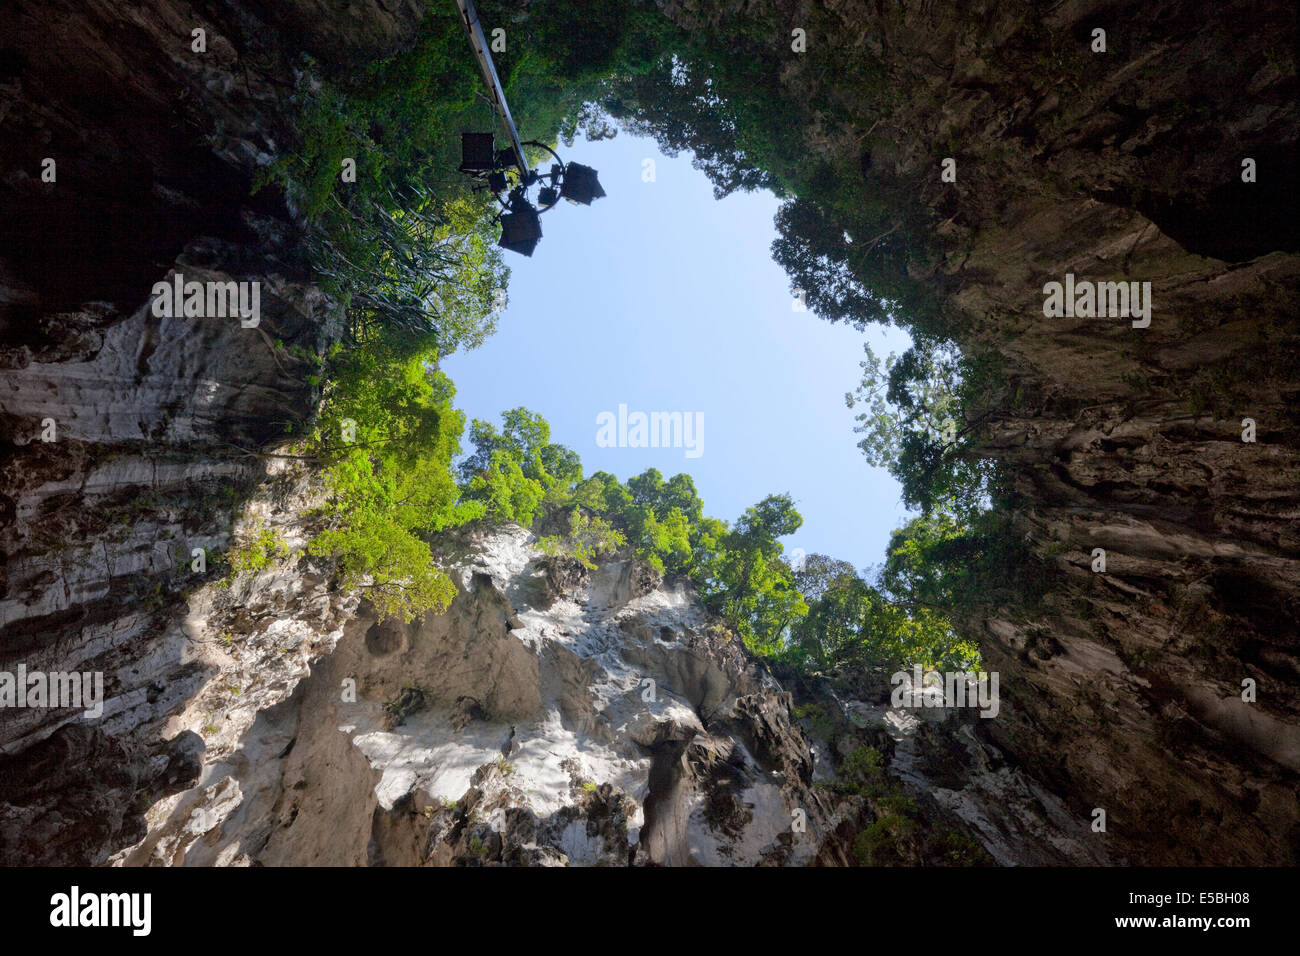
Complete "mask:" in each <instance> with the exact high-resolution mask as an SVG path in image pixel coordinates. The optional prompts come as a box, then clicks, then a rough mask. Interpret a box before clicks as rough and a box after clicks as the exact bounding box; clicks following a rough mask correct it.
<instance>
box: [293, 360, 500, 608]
mask: <svg viewBox="0 0 1300 956" xmlns="http://www.w3.org/2000/svg"><path fill="white" fill-rule="evenodd" d="M454 394H455V390H454V388H453V387H452V385H451V382H450V381H449V380H448V379H447V378H446V376H444V375H443V374H442V373H441V372H439V371H437V370H436V369H434V368H431V367H430V366H428V365H427V364H426V361H425V359H423V358H421V357H418V356H417V357H415V358H410V359H401V358H399V357H397V356H395V355H393V354H387V355H385V353H384V351H383V350H382V349H377V348H376V349H367V350H363V351H360V352H357V353H353V354H352V355H351V356H350V357H349V359H348V360H347V361H346V362H345V363H344V364H343V367H342V368H341V370H340V373H339V375H338V376H337V377H336V378H335V380H334V381H333V382H332V383H331V386H330V389H329V390H328V391H327V393H326V398H325V402H324V405H323V407H322V412H321V415H320V418H319V421H318V425H317V429H316V432H315V434H314V436H313V438H314V442H313V448H314V450H315V452H316V454H317V455H318V456H319V458H320V459H321V461H322V462H323V464H324V465H325V467H324V471H323V475H322V477H323V480H324V483H325V485H326V487H327V488H328V490H329V496H328V499H327V501H326V503H325V504H324V506H323V507H322V508H321V510H320V515H321V517H322V519H323V521H324V524H325V527H324V530H322V531H321V532H320V533H319V534H317V535H316V536H315V537H314V538H313V539H312V540H311V542H310V543H309V544H308V551H309V552H310V553H311V554H314V555H326V556H330V557H332V558H334V559H335V560H336V561H337V562H338V566H339V569H340V572H341V575H342V578H343V584H344V587H347V588H360V589H361V590H362V591H363V592H364V593H365V595H366V596H367V597H368V598H370V600H371V601H373V602H374V604H375V606H376V608H377V610H378V611H379V613H380V614H381V615H382V616H386V617H398V618H402V619H403V620H411V619H413V618H415V617H417V616H418V615H420V614H422V613H424V612H426V611H440V610H442V609H443V608H445V607H446V606H447V604H448V603H449V602H450V601H451V599H452V597H454V596H455V593H456V592H455V586H454V585H453V584H452V582H451V579H450V578H448V577H447V575H446V574H445V573H444V572H443V571H441V570H440V569H439V568H438V567H437V565H436V564H435V563H434V560H433V555H432V552H431V551H430V548H429V545H428V543H427V541H426V538H427V536H429V535H431V534H433V533H434V532H437V531H440V530H442V529H444V528H448V527H452V526H455V525H458V524H461V523H463V522H465V521H468V520H472V519H474V518H477V517H479V516H481V515H482V513H483V505H482V504H481V503H478V502H465V501H462V500H461V499H460V491H459V489H458V488H457V486H456V483H455V479H454V477H453V475H452V473H451V461H452V459H453V458H454V457H455V456H456V455H457V454H458V453H459V452H460V442H459V439H460V434H461V431H462V429H463V427H464V416H463V415H462V414H461V413H460V412H458V411H456V410H455V409H453V408H452V407H451V400H452V398H453V396H454ZM349 430H352V431H354V432H355V435H354V440H353V441H350V442H349V441H348V440H347V435H348V434H349Z"/></svg>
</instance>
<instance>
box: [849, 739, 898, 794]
mask: <svg viewBox="0 0 1300 956" xmlns="http://www.w3.org/2000/svg"><path fill="white" fill-rule="evenodd" d="M836 783H837V785H838V789H840V790H842V791H843V792H845V793H852V794H857V795H859V796H864V797H879V796H884V795H885V794H886V793H888V792H889V780H888V779H887V778H886V777H885V761H884V758H883V757H882V756H881V754H880V751H879V750H877V749H876V748H875V747H870V746H864V747H859V748H858V749H857V750H855V751H853V753H851V754H849V756H848V757H847V758H845V760H844V762H843V763H842V764H840V767H839V774H838V780H837V781H836Z"/></svg>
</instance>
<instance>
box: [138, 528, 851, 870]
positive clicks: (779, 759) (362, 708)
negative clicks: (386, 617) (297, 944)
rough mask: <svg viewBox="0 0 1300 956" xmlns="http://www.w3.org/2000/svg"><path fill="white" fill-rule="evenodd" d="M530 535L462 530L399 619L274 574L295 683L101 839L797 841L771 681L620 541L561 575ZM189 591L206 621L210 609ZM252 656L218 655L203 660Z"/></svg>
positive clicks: (762, 844) (608, 858) (329, 854)
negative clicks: (293, 655)
mask: <svg viewBox="0 0 1300 956" xmlns="http://www.w3.org/2000/svg"><path fill="white" fill-rule="evenodd" d="M531 540H532V539H531V536H530V535H529V534H528V533H527V532H525V531H523V530H521V529H517V528H516V529H504V530H501V531H498V532H493V533H491V534H489V535H486V536H482V537H477V538H474V539H472V540H471V541H470V542H469V546H468V547H467V548H466V549H465V550H464V552H463V553H462V554H461V556H460V557H453V558H452V559H451V560H452V561H453V562H454V564H455V567H456V569H457V570H456V579H457V581H458V583H459V594H458V596H457V597H456V599H455V600H454V602H453V603H452V605H451V607H450V608H449V609H448V611H447V612H446V613H445V614H442V615H438V616H436V617H428V618H426V619H424V620H423V621H421V622H416V623H412V624H409V625H398V624H390V623H379V622H376V620H375V618H374V615H373V613H372V612H371V611H370V610H369V609H368V607H365V606H363V607H361V608H359V609H355V610H354V611H350V612H348V613H347V614H345V615H344V617H342V618H339V619H335V618H333V617H331V616H328V615H327V616H326V617H325V618H324V621H325V625H324V626H325V627H326V628H329V627H331V626H332V625H333V623H334V622H335V621H336V620H341V621H342V626H341V629H339V630H336V631H331V632H330V633H329V634H326V633H323V632H322V631H323V629H322V627H321V625H320V624H319V623H317V620H316V615H315V614H314V613H313V612H311V610H310V609H311V608H312V607H313V601H312V600H310V598H311V592H304V593H295V592H294V590H293V589H294V588H295V586H296V582H295V581H294V580H293V579H292V577H290V576H283V575H282V576H281V577H280V582H281V584H282V585H283V586H284V588H285V590H284V591H283V592H282V603H281V604H280V605H278V610H279V613H277V614H276V615H274V616H273V617H272V618H271V619H272V620H273V621H274V622H276V625H277V626H278V627H280V628H283V629H286V630H288V631H296V632H300V633H301V634H302V635H303V638H304V639H303V643H313V644H319V645H322V646H325V647H331V646H332V650H330V651H329V652H328V653H327V654H325V655H324V656H322V657H321V658H319V659H318V660H317V661H316V662H315V663H314V664H313V666H312V668H311V671H310V674H309V675H302V674H300V675H298V676H297V678H296V679H295V680H293V681H292V682H290V683H274V682H269V681H260V682H259V681H257V680H256V679H255V678H254V679H253V683H252V684H251V685H250V686H245V687H243V688H242V691H241V694H240V695H239V696H240V698H241V699H240V701H239V703H238V705H237V706H238V708H239V711H238V713H230V712H227V714H226V724H227V727H228V730H227V731H223V732H222V733H221V734H220V735H219V736H218V738H217V739H216V740H215V741H210V745H209V750H208V753H207V754H206V756H205V766H204V769H203V774H202V777H201V779H200V780H199V781H198V782H197V785H196V786H194V787H192V788H190V789H188V790H186V791H184V792H182V793H179V794H177V795H175V796H172V797H169V798H167V799H165V800H162V801H160V802H158V803H156V804H154V805H153V807H152V809H151V810H150V811H149V815H148V816H149V821H150V828H149V832H148V834H147V836H145V837H144V838H143V839H142V840H141V842H140V843H139V844H138V845H137V846H135V847H134V848H132V849H131V850H130V851H128V852H127V853H125V854H123V855H122V856H121V857H120V858H119V862H122V863H126V864H144V863H171V864H180V863H184V864H186V865H206V864H213V863H228V864H240V863H251V864H304V863H313V864H333V865H362V864H366V863H370V864H386V865H425V864H436V865H452V864H455V865H479V864H485V863H496V864H500V863H509V864H537V865H566V864H572V865H616V866H625V865H628V864H638V865H694V864H737V865H745V864H749V865H753V864H798V863H806V862H810V861H811V860H812V859H813V858H814V857H815V856H816V855H817V853H818V852H819V850H820V849H821V848H822V844H823V843H824V842H825V841H826V839H827V838H828V835H829V834H830V833H831V832H832V829H833V822H834V821H833V817H834V814H833V812H832V805H833V803H834V801H833V799H832V798H831V795H829V794H825V793H822V792H820V791H815V790H814V789H813V788H812V787H811V786H810V784H811V780H812V771H813V755H812V752H811V751H810V749H809V745H808V742H807V740H806V739H805V738H804V736H803V734H802V733H801V732H800V731H799V730H798V729H796V728H795V727H794V726H793V725H792V723H791V718H790V713H789V706H788V705H789V695H788V694H787V693H785V692H784V691H782V689H781V688H780V686H779V685H778V684H777V683H776V682H775V681H774V680H773V679H772V678H771V677H770V676H768V675H766V674H764V673H763V672H762V671H760V670H759V669H757V668H756V667H755V666H754V665H753V664H752V663H750V662H749V661H748V659H747V657H746V655H745V654H744V652H743V650H742V649H741V647H740V646H739V644H738V642H737V641H736V639H735V638H734V637H733V636H732V635H731V634H729V633H728V632H727V631H725V630H724V629H722V628H719V627H717V626H716V625H715V624H713V623H711V622H710V621H709V620H708V619H707V617H706V615H705V614H704V612H703V610H702V608H701V607H700V605H699V603H698V601H697V600H696V599H695V597H694V595H693V594H692V593H690V592H689V590H688V589H685V588H684V587H683V586H680V585H678V586H662V585H661V584H660V583H659V582H658V581H657V580H655V579H653V578H650V579H648V580H647V579H646V578H645V576H644V575H643V574H640V573H638V571H637V569H636V568H635V567H634V566H633V565H632V564H630V563H629V562H626V561H620V560H614V561H609V562H605V563H603V564H602V565H601V566H600V567H598V568H597V569H596V571H594V572H593V573H592V574H591V575H590V580H589V581H588V582H587V583H586V584H583V585H582V586H580V587H577V588H573V589H570V590H568V591H567V592H566V593H558V592H555V591H552V590H550V588H549V586H548V584H547V568H546V564H547V563H548V562H549V561H551V560H552V559H548V558H544V557H542V556H541V555H540V554H539V553H538V552H537V551H536V550H534V549H533V548H532V546H531ZM274 579H275V576H274V575H270V576H269V577H266V578H264V579H263V580H260V581H256V582H250V584H249V586H250V587H251V588H254V589H256V591H258V592H261V593H269V592H272V591H278V590H279V588H278V587H277V586H275V585H273V584H272V581H273V580H274ZM531 601H536V602H537V603H536V604H533V603H531ZM197 606H198V612H197V613H198V614H199V615H200V616H203V617H204V624H208V625H214V626H215V625H216V624H217V622H218V621H219V620H221V615H222V614H223V613H227V611H223V610H222V608H223V607H225V603H224V599H223V598H220V597H218V598H216V599H215V602H214V603H213V604H212V605H206V604H203V603H202V600H200V603H199V604H198V605H197ZM350 607H355V605H350ZM196 623H199V622H198V621H196ZM201 626H202V625H201ZM262 633H264V634H268V635H269V627H267V629H266V630H265V631H263V632H262ZM309 635H311V636H309ZM241 643H242V644H243V646H242V647H239V648H237V649H236V650H234V651H232V652H231V653H232V656H233V657H238V656H241V655H244V656H248V655H253V654H256V653H257V652H256V650H255V649H256V648H257V647H259V646H262V645H263V643H264V642H263V641H262V639H261V637H259V636H258V630H257V628H256V627H254V628H252V629H251V633H250V634H246V635H245V637H244V638H243V639H242V642H241ZM264 666H265V665H263V664H259V663H254V662H253V661H251V660H248V659H246V660H244V661H243V662H241V663H236V662H234V661H231V662H230V663H229V664H227V665H226V666H225V667H224V668H223V677H222V680H221V681H219V682H218V683H236V682H243V681H246V680H247V679H248V678H247V677H237V676H236V675H250V674H251V672H252V671H259V670H261V669H262V668H263V667H264ZM349 687H351V688H355V693H354V694H353V693H349V692H348V689H349ZM206 707H207V705H206V704H204V703H198V704H197V705H196V706H191V707H190V708H188V709H187V710H186V712H184V713H183V714H182V715H181V716H180V718H179V720H178V722H177V723H178V725H181V726H184V725H186V724H187V723H189V722H194V721H197V720H199V719H201V715H202V714H203V713H204V712H205V709H206ZM795 810H800V811H802V812H803V814H804V816H805V817H806V829H804V830H802V831H799V832H792V828H791V823H792V820H793V819H794V815H795V814H794V811H795Z"/></svg>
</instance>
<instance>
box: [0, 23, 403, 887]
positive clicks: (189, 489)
mask: <svg viewBox="0 0 1300 956" xmlns="http://www.w3.org/2000/svg"><path fill="white" fill-rule="evenodd" d="M419 10H420V7H419V4H417V3H414V2H409V3H399V4H379V3H360V4H352V5H350V7H349V11H348V16H347V17H345V18H342V19H337V18H336V19H322V18H321V17H320V15H319V14H320V10H319V5H317V4H308V3H303V4H296V3H279V2H277V3H271V4H264V5H263V4H236V3H216V4H210V3H202V4H200V3H184V2H180V3H176V2H143V3H132V4H120V3H112V2H94V0H92V2H81V0H67V2H52V3H47V2H39V3H37V2H31V3H28V2H16V3H9V4H5V6H4V9H3V10H0V37H2V38H3V39H0V134H2V141H3V149H4V162H3V170H4V175H3V180H2V181H0V221H3V223H4V226H3V230H0V235H2V237H3V238H2V239H0V553H3V555H4V556H5V561H4V563H3V565H2V566H0V629H2V631H3V641H0V671H7V672H11V673H12V672H14V671H15V669H16V667H17V666H18V665H19V664H22V665H24V666H25V667H26V668H27V669H28V670H29V671H34V670H42V671H52V670H63V671H68V670H73V669H75V670H78V671H101V672H103V673H104V674H105V694H106V697H107V700H106V702H105V713H104V716H103V717H102V718H101V719H100V720H98V721H95V722H93V723H83V722H81V721H80V719H79V718H78V717H77V713H78V712H77V711H75V710H68V709H50V708H27V709H13V708H6V709H5V710H3V711H2V712H0V755H9V756H0V761H3V763H4V767H5V771H4V773H0V781H2V782H0V803H3V804H4V807H3V810H2V811H0V848H2V852H0V857H3V858H4V859H5V860H6V861H9V860H12V859H26V860H38V861H47V862H49V861H61V862H69V861H92V862H93V861H98V860H101V859H103V858H104V857H105V856H106V855H107V854H109V853H111V852H113V851H114V850H116V849H118V848H120V847H121V846H123V845H125V844H128V843H132V842H135V841H136V840H138V839H140V838H141V836H143V834H144V832H145V822H144V818H143V816H142V814H143V811H144V810H145V809H146V808H147V807H148V806H149V805H151V804H152V803H153V802H154V801H155V800H156V799H157V797H158V796H159V795H160V794H161V793H165V792H168V791H169V790H173V789H175V788H177V787H179V786H182V785H183V784H185V783H186V782H188V780H189V779H190V778H192V777H193V775H194V774H195V773H197V772H198V765H199V761H198V757H197V754H198V752H201V750H202V744H201V741H197V740H196V739H195V738H193V737H192V736H181V737H174V738H173V737H160V736H159V734H160V731H161V728H162V724H163V722H164V721H165V719H166V716H167V715H168V714H169V713H174V712H175V711H176V710H177V709H179V708H181V707H182V706H184V705H185V704H186V702H188V701H190V700H191V699H192V698H193V696H194V695H195V694H196V693H198V692H199V690H200V688H202V687H203V686H204V684H205V682H206V681H207V680H209V679H210V678H211V677H212V675H213V674H214V673H215V672H216V671H215V669H214V668H213V667H212V666H211V665H210V663H209V662H206V661H205V660H204V659H203V658H202V657H201V656H196V655H194V654H193V653H192V650H193V640H194V635H193V634H191V633H188V632H187V631H186V629H185V626H184V619H185V614H186V604H185V596H186V592H187V591H190V590H192V589H193V588H195V587H198V586H200V585H201V584H202V583H203V581H204V580H207V579H209V578H211V577H212V573H213V569H209V572H208V574H206V575H204V574H198V573H195V572H193V571H192V570H191V560H192V559H191V554H192V552H193V550H194V549H195V548H208V549H210V550H211V552H212V553H213V554H214V555H215V554H219V553H220V552H221V551H222V550H223V548H224V546H225V544H226V542H227V541H228V539H229V535H230V531H231V527H232V525H233V522H234V521H235V519H236V516H237V515H238V514H239V513H240V511H241V509H242V506H243V505H244V502H245V501H246V500H247V499H248V498H249V496H250V495H251V494H252V493H253V491H254V490H255V489H256V488H258V487H259V486H260V485H261V484H262V483H264V482H265V481H266V479H267V477H268V472H267V468H266V467H265V465H264V461H263V459H261V458H259V457H257V453H258V452H260V451H262V450H263V449H264V448H266V447H268V446H269V445H271V444H273V443H275V442H276V441H277V440H281V439H283V438H284V437H285V435H286V434H289V433H291V432H292V430H293V429H294V428H297V427H299V426H301V425H302V423H303V419H304V417H305V416H306V414H307V413H308V410H310V409H311V408H313V407H314V405H315V401H316V398H317V397H318V393H317V390H316V389H315V388H314V387H312V386H310V385H309V384H308V382H307V378H308V376H307V373H308V371H310V367H309V364H308V358H309V357H310V356H313V355H319V354H320V353H321V352H322V350H323V349H324V348H325V347H326V346H327V345H328V344H329V343H330V342H332V341H333V340H334V339H335V338H336V337H337V336H338V334H339V330H340V320H341V317H340V315H339V314H338V309H337V308H336V307H335V306H334V305H333V304H332V303H331V302H329V301H328V300H327V299H326V298H325V297H324V296H323V295H322V294H321V292H320V290H319V289H318V288H316V287H315V286H314V285H312V284H311V282H310V273H309V272H308V271H307V270H306V268H305V266H304V263H303V261H302V256H301V251H300V248H301V227H300V224H299V223H298V222H297V221H296V219H295V217H294V215H293V213H292V212H291V210H289V209H288V208H287V206H286V205H285V202H284V199H283V197H282V196H281V195H280V194H279V193H278V192H277V191H276V190H274V189H263V190H261V191H260V192H258V193H257V194H256V195H253V191H252V185H253V180H254V176H255V174H256V173H257V171H258V170H259V169H260V168H261V167H263V166H265V165H266V164H268V163H270V162H271V161H272V158H273V157H274V155H275V153H276V151H277V149H278V148H280V146H279V145H278V144H281V143H283V142H285V141H287V137H285V136H284V135H283V132H284V126H283V124H284V122H285V116H286V113H285V110H284V104H283V100H284V97H285V96H287V95H288V94H289V92H291V90H292V88H293V84H294V81H295V75H294V72H293V69H292V67H291V65H290V64H291V61H292V59H293V57H295V56H296V54H297V52H298V50H299V49H300V48H302V47H303V46H305V47H306V48H310V49H312V50H313V52H316V53H317V54H318V55H319V56H322V57H326V58H328V57H330V56H342V55H343V53H342V52H340V51H345V52H348V53H350V54H358V53H374V52H376V51H378V50H380V49H392V48H394V47H396V46H399V45H400V44H401V43H403V42H405V41H406V39H408V38H409V36H410V35H411V33H412V29H413V27H414V25H415V24H416V22H417V20H418V13H419ZM199 29H202V30H204V31H205V40H206V50H205V51H204V52H202V53H200V52H196V51H195V50H194V49H193V45H194V38H193V31H195V30H199ZM289 30H291V31H292V33H289V32H286V31H289ZM326 62H328V60H326ZM46 159H51V160H53V161H54V165H53V166H52V167H50V166H49V165H48V164H47V163H45V160H46ZM50 172H52V174H53V181H47V178H48V175H49V173H50ZM43 174H45V178H43ZM178 273H180V274H183V275H184V276H185V278H186V279H187V280H198V281H218V282H225V281H250V282H251V281H256V282H258V283H259V284H260V293H261V295H260V300H261V302H260V304H261V320H260V322H259V324H258V325H257V326H256V327H251V328H245V327H243V326H242V325H241V323H240V321H239V320H238V319H226V320H222V319H202V320H196V319H192V318H164V317H158V316H155V315H153V314H152V311H151V309H150V308H149V300H150V293H151V290H152V288H153V285H154V283H155V282H158V281H160V280H167V281H170V280H171V279H172V277H173V276H174V275H176V274H178ZM168 740H170V741H171V742H170V743H169V742H168ZM25 748H33V749H25Z"/></svg>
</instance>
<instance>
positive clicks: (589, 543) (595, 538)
mask: <svg viewBox="0 0 1300 956" xmlns="http://www.w3.org/2000/svg"><path fill="white" fill-rule="evenodd" d="M625 544H627V538H625V537H624V536H623V534H622V533H621V532H619V531H617V530H616V529H615V528H614V527H613V526H611V525H610V523H609V522H608V521H606V520H605V519H604V518H601V517H599V516H597V515H586V514H583V512H582V509H580V508H577V507H575V508H574V509H573V511H572V513H571V514H570V515H569V528H568V530H567V531H566V532H565V533H564V535H563V536H562V537H561V536H558V535H549V536H547V537H545V538H541V539H540V540H538V542H537V547H538V548H539V549H540V550H541V552H542V553H543V554H546V555H549V556H551V557H559V556H564V557H569V558H572V559H573V560H575V561H577V562H578V563H579V564H581V565H582V566H583V567H585V568H590V569H593V570H594V569H595V567H596V562H595V561H594V560H592V559H593V558H595V557H597V556H599V555H602V554H609V553H611V552H614V551H617V550H618V549H619V548H621V547H623V546H624V545H625Z"/></svg>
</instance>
